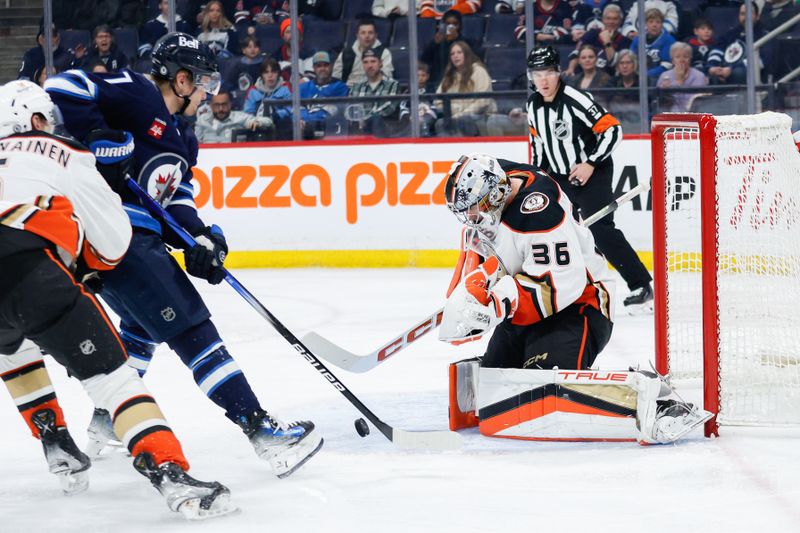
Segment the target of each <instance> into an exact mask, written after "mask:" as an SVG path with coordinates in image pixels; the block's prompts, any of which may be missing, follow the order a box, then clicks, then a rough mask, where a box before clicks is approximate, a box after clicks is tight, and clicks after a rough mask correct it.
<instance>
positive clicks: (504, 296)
mask: <svg viewBox="0 0 800 533" xmlns="http://www.w3.org/2000/svg"><path fill="white" fill-rule="evenodd" d="M518 304H519V291H518V287H517V282H516V281H515V280H514V278H513V277H512V276H509V275H508V274H505V273H504V272H503V269H502V268H501V267H500V263H499V261H498V260H497V258H496V257H494V256H492V257H489V258H488V259H487V260H486V261H484V262H483V264H481V265H480V266H479V267H478V268H476V269H475V270H473V271H472V272H470V273H469V274H467V276H466V277H465V278H464V281H463V282H462V283H461V284H459V286H458V287H456V289H455V290H454V291H453V293H452V294H451V295H450V298H448V299H447V303H446V304H445V306H444V316H443V318H442V326H441V329H440V332H439V339H440V340H443V341H447V342H452V343H454V344H461V343H463V342H469V341H473V340H478V339H479V338H481V336H483V335H484V334H485V333H487V332H489V331H490V330H491V329H493V328H494V327H495V326H497V325H498V324H499V323H501V322H502V321H503V320H505V319H506V318H511V317H513V316H514V313H515V312H516V311H517V306H518Z"/></svg>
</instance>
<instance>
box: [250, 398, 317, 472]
mask: <svg viewBox="0 0 800 533" xmlns="http://www.w3.org/2000/svg"><path fill="white" fill-rule="evenodd" d="M238 423H239V426H240V427H241V428H242V430H243V431H244V434H245V435H247V438H248V439H250V444H252V445H253V448H254V449H255V450H256V454H257V455H258V456H259V457H260V458H262V459H264V460H265V461H267V462H268V463H269V464H270V466H271V467H272V471H273V473H274V474H275V475H276V476H278V477H279V478H285V477H288V476H289V475H291V474H292V472H294V471H295V470H297V469H298V468H300V467H301V466H303V464H305V462H306V461H308V460H309V459H311V457H312V456H313V455H314V454H315V453H317V452H318V451H319V449H320V448H322V444H323V442H324V441H323V439H322V437H321V436H320V435H319V434H318V433H317V432H315V431H314V424H313V422H306V421H300V422H292V423H291V424H284V423H281V422H279V421H278V420H276V419H275V418H273V417H272V416H270V415H269V414H267V413H266V412H265V411H261V410H259V411H256V412H255V413H253V414H251V415H248V416H241V417H240V418H239V421H238Z"/></svg>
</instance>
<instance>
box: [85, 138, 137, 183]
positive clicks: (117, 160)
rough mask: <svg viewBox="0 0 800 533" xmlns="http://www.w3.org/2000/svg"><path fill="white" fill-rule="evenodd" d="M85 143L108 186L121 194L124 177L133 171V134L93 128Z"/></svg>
mask: <svg viewBox="0 0 800 533" xmlns="http://www.w3.org/2000/svg"><path fill="white" fill-rule="evenodd" d="M86 144H87V145H88V146H89V150H91V151H92V153H93V154H94V157H95V158H96V159H97V164H96V166H97V170H98V172H100V174H102V175H103V178H105V180H106V182H107V183H108V186H109V187H111V190H112V191H114V192H116V193H117V194H122V191H123V190H126V187H125V178H126V177H127V176H128V175H130V174H131V172H133V148H134V143H133V136H132V135H131V134H130V133H129V132H127V131H122V130H93V131H92V132H90V133H89V135H88V136H87V137H86Z"/></svg>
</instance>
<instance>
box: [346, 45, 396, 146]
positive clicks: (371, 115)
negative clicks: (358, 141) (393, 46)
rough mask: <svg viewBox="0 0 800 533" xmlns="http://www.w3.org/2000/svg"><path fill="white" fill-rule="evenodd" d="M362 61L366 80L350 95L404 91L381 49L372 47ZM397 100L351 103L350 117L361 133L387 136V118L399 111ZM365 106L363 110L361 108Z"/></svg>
mask: <svg viewBox="0 0 800 533" xmlns="http://www.w3.org/2000/svg"><path fill="white" fill-rule="evenodd" d="M361 63H362V66H363V68H364V74H365V75H366V79H365V80H364V81H362V82H361V83H357V84H355V85H353V87H352V89H351V90H350V96H388V95H392V94H399V93H400V84H399V83H397V80H394V79H392V78H390V77H388V76H386V75H385V74H384V72H383V65H382V62H381V57H380V55H379V54H378V51H377V50H376V49H374V48H368V49H367V50H364V52H363V53H362V54H361ZM398 105H399V103H398V102H397V101H386V100H379V101H375V102H372V104H369V103H356V104H352V105H351V106H349V111H350V117H348V118H350V120H352V121H354V122H355V123H357V126H358V129H359V130H360V131H361V133H371V134H373V135H377V136H386V132H387V124H386V121H387V120H388V119H390V118H391V117H392V116H393V115H395V114H396V113H397V108H398ZM362 109H363V113H362V112H361V110H362Z"/></svg>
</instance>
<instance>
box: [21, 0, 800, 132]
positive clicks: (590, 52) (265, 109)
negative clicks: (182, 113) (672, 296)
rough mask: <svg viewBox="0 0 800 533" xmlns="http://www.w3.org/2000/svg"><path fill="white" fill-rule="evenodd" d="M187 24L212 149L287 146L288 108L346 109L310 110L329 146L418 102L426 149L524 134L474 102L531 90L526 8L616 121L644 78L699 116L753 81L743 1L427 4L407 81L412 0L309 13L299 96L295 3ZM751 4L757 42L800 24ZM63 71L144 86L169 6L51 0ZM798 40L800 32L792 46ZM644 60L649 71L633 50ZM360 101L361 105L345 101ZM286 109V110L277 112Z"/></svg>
mask: <svg viewBox="0 0 800 533" xmlns="http://www.w3.org/2000/svg"><path fill="white" fill-rule="evenodd" d="M176 5H177V11H176V15H177V17H176V26H177V30H178V31H183V32H186V33H189V34H192V35H195V36H197V38H198V39H199V40H200V41H202V42H204V43H206V44H207V45H208V46H209V47H210V48H211V49H212V50H213V51H214V52H215V53H216V55H217V59H218V61H219V64H220V70H221V73H222V75H223V81H224V84H223V91H222V92H221V93H220V94H218V95H216V96H215V97H214V98H212V99H211V100H210V102H209V103H208V104H207V105H206V106H204V108H203V110H202V112H201V113H199V114H198V118H197V124H196V130H197V133H198V137H199V138H200V141H201V142H231V141H235V140H239V139H247V140H262V139H290V138H291V137H292V107H291V104H290V103H289V102H288V100H290V99H291V97H292V94H293V91H295V90H298V91H299V95H300V97H301V98H302V99H318V98H339V101H337V102H334V103H330V102H324V103H320V104H317V105H314V104H313V103H306V104H304V105H303V106H302V108H301V110H300V116H301V121H302V122H301V131H302V132H303V137H304V138H307V139H319V138H323V137H326V136H331V135H353V134H365V135H376V136H399V135H407V134H408V132H409V130H410V114H411V108H410V105H409V101H408V100H402V99H393V100H387V99H378V100H370V97H379V96H386V95H401V94H403V93H407V92H408V91H409V89H410V87H416V88H417V89H418V91H419V94H420V106H419V117H420V122H421V126H422V133H423V135H426V136H433V135H439V136H461V135H464V136H479V135H505V134H521V133H523V132H524V131H525V129H526V123H525V115H524V109H523V108H524V106H523V105H522V103H523V98H524V97H518V98H516V100H515V101H514V102H511V101H509V99H508V98H490V97H487V95H486V94H483V95H478V96H474V97H464V98H454V97H453V95H455V94H462V93H490V92H492V91H498V90H524V89H526V87H527V80H526V77H525V69H526V66H525V57H526V55H527V54H526V50H525V47H524V45H525V33H526V31H525V10H526V9H530V8H532V9H533V10H534V17H533V21H534V28H535V43H536V45H537V46H542V45H553V46H555V47H557V49H558V50H559V51H560V52H561V56H562V79H563V80H564V82H565V83H568V84H571V85H573V86H575V87H578V88H581V89H584V90H588V91H590V92H594V91H597V90H598V89H599V91H597V93H596V97H597V98H599V99H601V100H602V101H603V103H604V104H606V105H607V106H608V107H610V108H611V109H612V111H613V110H614V108H615V106H616V105H624V104H625V103H628V104H630V103H635V102H638V96H637V95H636V94H635V91H620V92H619V93H618V94H615V93H614V92H613V91H610V90H605V89H608V88H618V89H634V88H636V87H638V85H639V74H638V69H639V68H642V69H645V70H646V72H647V79H648V84H649V85H650V86H652V87H657V88H661V89H665V91H663V94H662V92H659V97H658V99H657V102H656V104H657V108H658V109H657V110H658V111H687V110H690V109H692V102H693V99H694V97H695V94H694V93H690V92H681V91H671V92H670V91H669V90H666V89H670V88H680V87H705V86H707V85H725V84H744V83H746V72H747V71H746V46H745V30H744V17H745V6H744V5H743V4H741V3H739V2H737V1H736V0H646V2H645V4H644V5H645V27H644V28H638V7H637V4H636V2H635V1H634V0H535V1H530V0H528V1H522V0H509V1H504V0H499V1H498V0H495V1H491V0H484V1H481V0H450V1H449V2H448V1H442V0H437V1H432V0H418V1H417V16H418V19H417V24H418V44H419V47H418V50H419V68H418V70H417V72H416V76H414V73H411V72H409V67H408V65H409V62H408V54H409V50H408V48H409V47H408V43H409V35H408V24H407V20H406V15H407V9H408V2H407V1H406V0H372V1H370V0H347V1H345V0H300V1H299V6H298V10H299V14H300V15H301V17H302V18H301V20H300V21H299V22H298V27H297V30H298V35H299V42H300V49H299V51H298V55H299V58H300V63H299V67H300V68H299V70H300V72H298V75H299V80H300V83H299V87H292V86H291V56H292V51H291V33H292V32H291V27H290V25H291V24H290V19H289V2H288V1H281V0H273V1H257V0H207V1H205V0H204V1H199V0H177V2H176ZM760 5H761V4H758V3H756V4H754V7H755V9H754V12H753V16H754V21H755V25H754V37H755V39H756V40H757V39H758V38H760V37H762V36H764V35H765V34H766V33H767V32H769V31H770V30H771V29H774V28H776V27H777V26H779V25H781V24H782V23H783V22H785V21H787V20H789V19H790V18H792V17H793V16H795V15H796V14H797V13H799V12H800V7H798V5H797V4H796V3H795V2H794V1H793V0H765V3H764V4H763V7H759V6H760ZM53 14H54V19H53V20H54V28H53V48H54V66H55V69H56V70H57V71H62V70H66V69H69V68H80V69H84V70H86V71H92V72H104V71H107V72H115V71H118V70H119V69H121V68H131V69H134V70H136V71H139V72H143V73H147V72H149V69H150V61H149V55H150V52H151V50H152V48H153V44H154V43H155V42H156V41H157V40H158V39H159V38H160V37H161V36H163V35H164V34H165V33H166V32H167V17H168V2H167V1H166V0H160V1H159V0H127V1H126V0H94V1H88V0H76V1H72V0H70V1H66V0H53ZM799 30H800V25H797V26H796V28H795V30H794V31H795V32H796V33H797V32H798V31H799ZM43 44H44V32H43V31H40V33H39V35H38V36H37V46H35V47H34V48H32V49H31V50H29V51H28V52H27V53H26V54H25V57H24V58H23V62H22V66H21V68H20V71H19V77H20V78H27V79H32V80H35V81H37V82H39V83H42V82H43V80H44V77H45V73H44V52H43ZM640 46H643V47H644V48H645V57H646V60H647V62H646V64H644V65H638V56H637V51H638V48H639V47H640ZM758 54H759V61H760V73H761V80H760V81H766V80H767V79H768V76H770V75H773V76H775V75H779V74H780V73H781V72H779V71H780V69H781V68H782V66H781V65H782V64H781V61H780V60H779V58H778V57H777V56H778V55H779V53H778V50H777V47H776V42H775V41H772V42H770V43H768V44H767V45H765V46H764V47H762V48H761V49H760V50H759V51H758ZM348 98H354V100H353V102H352V103H348V101H347V99H348ZM276 102H277V103H276Z"/></svg>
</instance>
